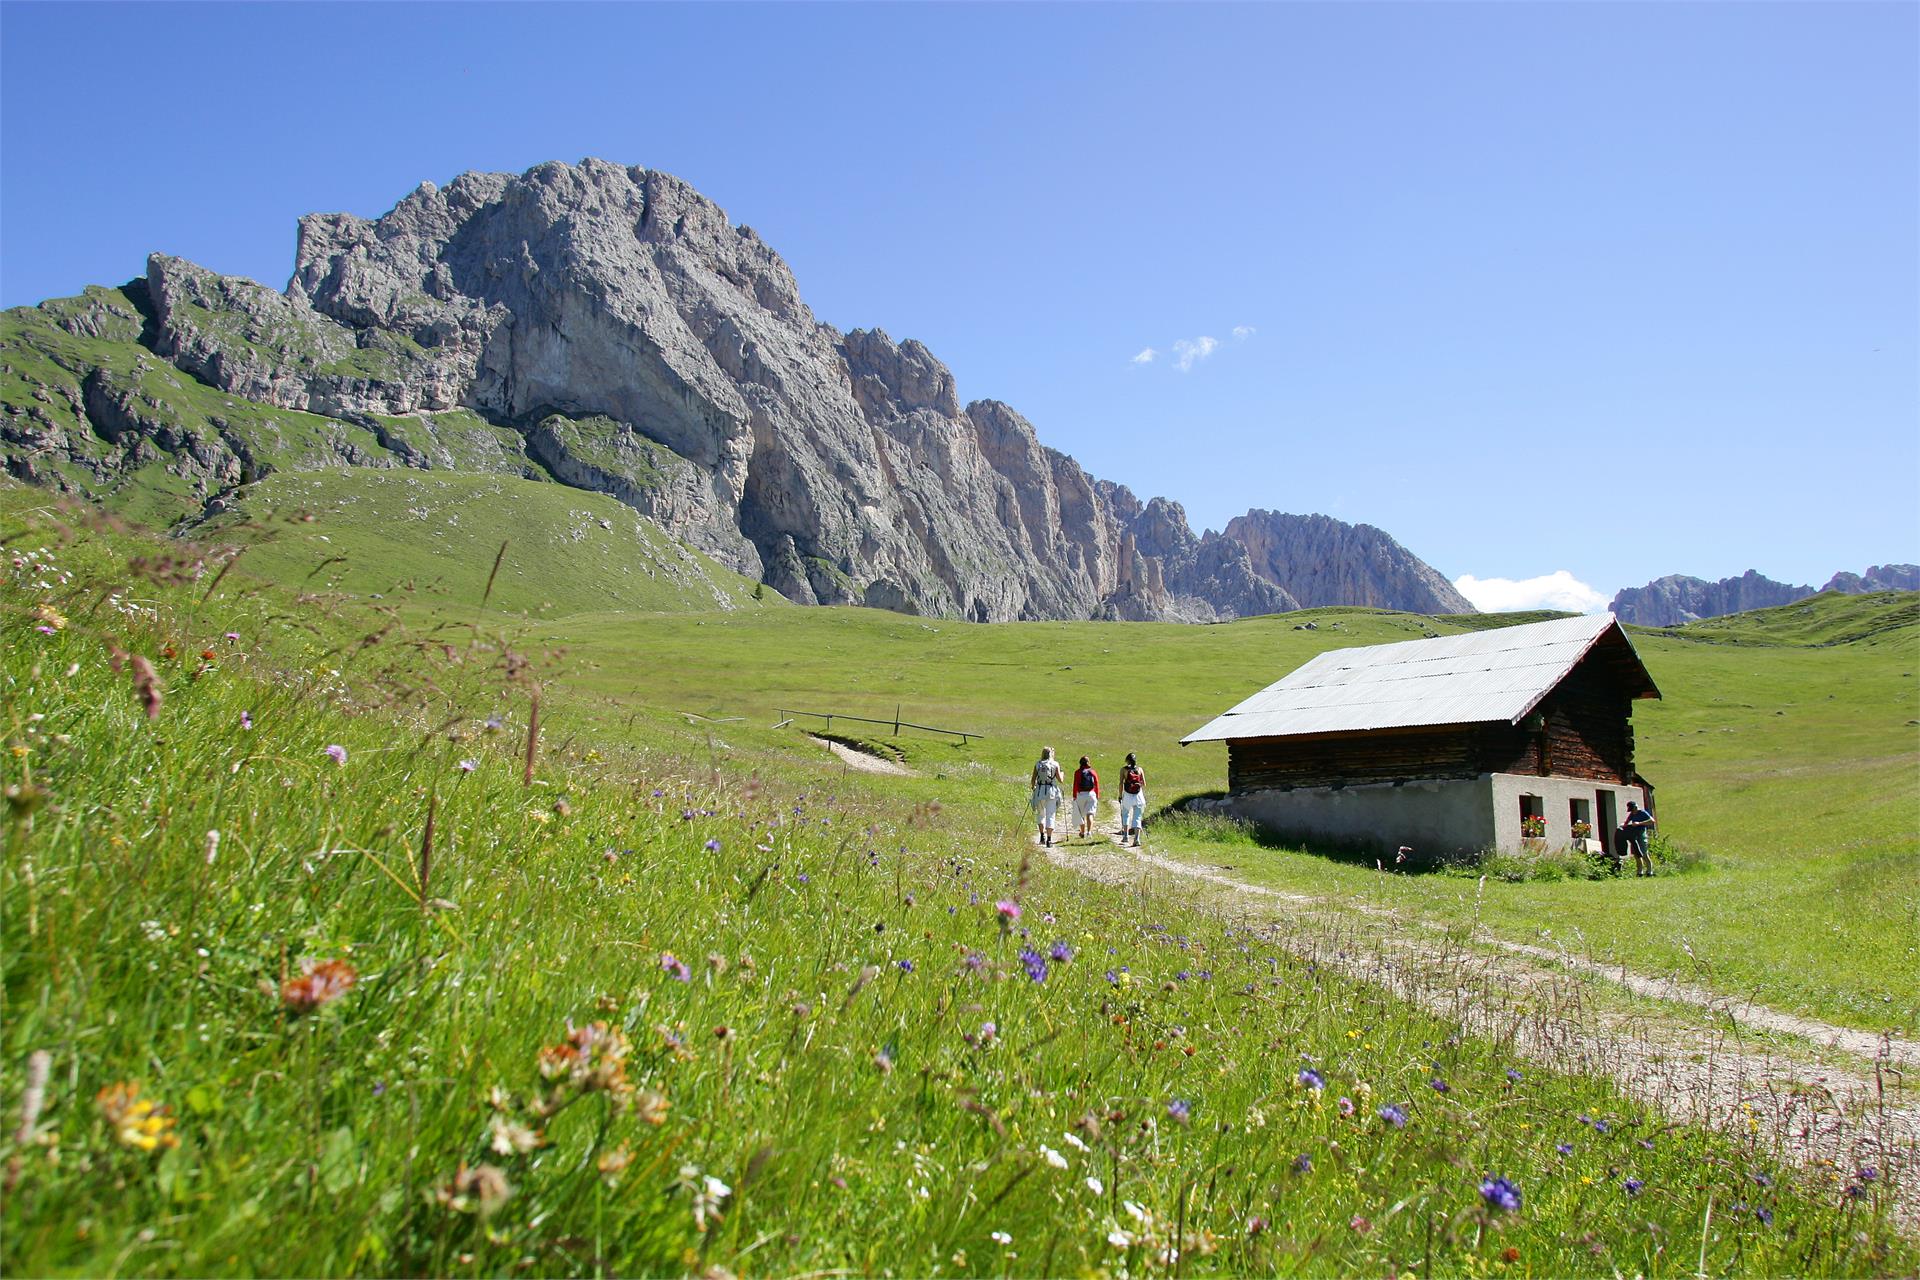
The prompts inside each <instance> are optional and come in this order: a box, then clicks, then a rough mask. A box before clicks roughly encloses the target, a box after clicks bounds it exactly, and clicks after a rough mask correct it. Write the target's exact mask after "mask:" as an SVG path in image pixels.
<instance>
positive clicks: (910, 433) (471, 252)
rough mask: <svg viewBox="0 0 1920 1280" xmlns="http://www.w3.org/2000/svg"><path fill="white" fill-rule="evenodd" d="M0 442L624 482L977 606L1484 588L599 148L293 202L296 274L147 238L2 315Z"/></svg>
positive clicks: (762, 538)
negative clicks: (1155, 467)
mask: <svg viewBox="0 0 1920 1280" xmlns="http://www.w3.org/2000/svg"><path fill="white" fill-rule="evenodd" d="M0 460H3V461H4V465H5V467H6V470H7V472H8V473H9V474H11V475H12V476H14V477H15V478H16V479H20V480H25V481H28V482H30V483H34V484H39V485H44V486H47V487H49V488H53V489H57V490H62V491H66V492H71V493H76V494H79V495H82V496H85V497H88V498H91V499H94V500H97V501H100V502H103V503H105V504H107V505H110V506H114V507H116V508H118V509H120V510H123V511H126V512H128V513H130V514H133V515H134V516H136V517H137V518H140V519H143V520H145V521H147V522H149V523H161V524H166V525H171V526H172V527H174V528H176V529H178V530H180V531H182V532H191V531H192V530H194V529H195V528H197V527H198V526H199V524H200V523H201V522H202V521H204V520H206V519H209V518H211V517H214V516H217V515H219V514H220V513H221V512H223V511H226V510H229V509H232V508H234V507H236V506H238V505H240V504H243V503H244V502H245V500H246V497H247V493H248V490H249V486H252V485H254V484H255V483H256V482H258V481H259V480H261V479H262V478H263V477H265V476H267V475H269V474H271V473H273V472H276V471H279V472H285V471H298V470H306V471H311V470H316V469H324V470H345V471H346V472H348V473H352V472H353V471H354V469H356V468H387V469H392V468H419V469H426V470H443V471H473V472H478V473H483V474H490V475H505V476H511V477H520V478H524V479H531V480H541V481H557V482H559V483H561V484H564V485H570V486H573V487H575V488H579V489H588V490H595V491H598V492H601V493H605V494H608V495H611V496H612V497H614V498H617V499H618V500H619V501H621V502H623V503H625V504H627V505H628V506H630V507H632V508H633V509H635V510H636V511H638V512H640V513H641V514H642V515H643V516H645V517H647V518H648V519H650V520H652V521H654V522H656V523H657V524H658V525H659V526H660V527H661V528H663V529H665V530H666V531H667V532H668V533H669V534H671V535H672V536H673V537H675V538H677V539H679V540H681V541H682V542H684V543H685V544H686V545H688V546H691V547H693V548H696V549H698V550H699V551H702V552H704V553H706V554H707V555H708V556H711V557H712V558H714V559H715V560H717V561H719V562H720V563H721V564H722V565H724V566H726V567H727V568H730V569H734V570H737V571H738V572H740V573H742V574H745V575H747V576H748V577H750V578H753V579H756V580H758V581H760V582H763V583H765V584H767V585H768V586H771V587H773V588H775V589H776V590H778V591H780V592H781V593H783V594H784V595H786V596H788V597H789V598H791V599H793V600H795V601H798V602H801V603H804V604H816V603H819V604H866V605H874V606H879V607H882V608H887V609H894V610H898V611H901V612H905V613H919V614H928V615H938V616H946V617H961V618H969V619H973V620H976V621H981V622H987V621H1003V620H1010V619H1023V618H1031V619H1043V618H1120V619H1178V620H1191V621H1212V620H1216V619H1221V618H1230V617H1239V616H1245V615H1250V614H1260V613H1272V612H1277V611H1282V610H1288V609H1293V608H1297V607H1299V606H1301V605H1320V604H1347V605H1374V606H1380V607H1384V608H1394V609H1407V610H1412V611H1415V612H1420V613H1452V612H1466V611H1469V610H1470V609H1471V608H1472V606H1471V605H1470V604H1469V603H1468V602H1467V601H1466V600H1465V599H1464V598H1463V597H1462V596H1461V595H1460V594H1459V592H1457V591H1455V590H1454V588H1453V587H1452V586H1451V585H1450V584H1449V583H1448V582H1447V580H1446V579H1445V578H1444V577H1442V576H1441V575H1440V574H1439V573H1438V572H1436V571H1435V570H1434V569H1433V568H1431V567H1430V566H1428V565H1427V564H1425V563H1424V562H1422V561H1421V560H1420V559H1419V558H1418V557H1417V556H1415V555H1413V554H1412V553H1411V552H1409V551H1407V550H1406V548H1404V547H1402V546H1401V545H1400V544H1399V543H1397V542H1395V541H1394V540H1393V539H1392V538H1391V537H1389V536H1388V535H1387V534H1385V533H1383V532H1381V531H1380V530H1378V529H1374V528H1370V527H1368V526H1366V525H1348V524H1343V523H1341V522H1340V521H1337V520H1332V519H1329V518H1328V517H1325V516H1302V515H1288V514H1282V513H1276V512H1270V511H1250V512H1248V513H1247V514H1246V515H1245V516H1241V517H1237V518H1235V519H1234V520H1233V521H1231V522H1230V523H1229V524H1228V526H1227V528H1226V529H1225V530H1224V531H1223V532H1218V533H1216V532H1213V531H1207V532H1205V533H1202V534H1198V535H1196V534H1195V533H1194V531H1193V529H1192V528H1191V526H1190V525H1189V524H1188V523H1187V518H1186V513H1185V512H1184V511H1183V510H1182V508H1181V507H1180V505H1179V504H1178V503H1176V502H1172V501H1169V500H1168V499H1165V498H1152V499H1150V500H1147V501H1144V502H1143V501H1142V500H1141V499H1139V498H1137V497H1136V496H1135V495H1134V494H1133V493H1131V492H1130V491H1129V490H1127V489H1126V488H1125V487H1123V486H1121V485H1118V484H1114V483H1112V482H1110V481H1106V480H1099V479H1096V478H1094V477H1093V476H1091V475H1089V474H1087V472H1086V471H1085V470H1083V469H1082V468H1081V467H1080V465H1079V464H1078V463H1076V462H1075V461H1074V460H1073V459H1072V458H1070V457H1068V456H1066V455H1065V454H1062V453H1060V452H1058V451H1056V450H1053V449H1049V448H1047V447H1045V446H1044V445H1042V444H1041V443H1040V441H1039V439H1038V437H1037V435H1036V434H1035V432H1034V429H1033V427H1032V425H1031V424H1030V423H1028V422H1027V420H1026V419H1025V418H1023V417H1021V416H1020V415H1019V414H1018V413H1017V412H1015V411H1014V410H1013V409H1012V408H1010V407H1008V406H1007V405H1005V404H1001V403H999V402H997V401H993V400H976V401H973V402H971V403H966V404H963V403H962V402H961V400H960V398H959V395H958V393H957V390H956V387H955V382H954V377H953V374H952V373H951V372H950V371H949V370H948V369H947V367H946V366H945V365H944V364H942V363H941V362H940V361H939V360H937V359H936V358H935V357H934V355H933V353H932V352H930V351H928V350H927V348H926V347H924V346H922V345H921V344H920V343H918V342H915V341H911V340H908V341H902V342H896V341H895V340H894V339H892V338H890V337H889V336H887V334H886V333H884V332H882V331H881V330H878V329H856V330H853V331H851V332H847V333H842V332H840V331H839V330H837V329H835V328H833V327H832V326H830V325H827V324H824V323H821V322H820V321H819V320H817V319H815V318H814V316H813V314H812V312H811V311H810V310H809V309H808V308H807V306H806V304H805V303H804V302H803V301H802V300H801V298H800V293H799V288H798V285H797V284H796V282H795V280H794V278H793V274H792V272H791V271H789V270H788V268H787V265H786V263H785V262H783V261H782V260H781V259H780V257H779V255H778V254H776V253H775V252H774V251H773V250H772V249H771V248H770V247H768V246H767V245H766V244H764V243H763V242H762V241H761V240H760V238H759V237H758V236H757V235H755V234H754V233H753V231H752V230H751V229H749V228H747V227H744V226H738V227H736V226H734V225H733V224H732V223H730V222H729V221H728V219H727V216H726V214H725V213H724V212H723V211H722V210H720V209H719V208H718V207H717V206H716V205H714V204H713V202H712V201H710V200H708V199H706V198H705V197H704V196H702V195H701V194H700V193H699V192H697V191H695V190H694V189H693V188H692V187H690V186H688V185H687V184H686V183H684V182H682V181H680V180H679V179H677V178H673V177H671V176H669V175H667V174H664V173H659V172H657V171H652V170H647V169H641V168H629V167H626V166H622V165H616V164H610V163H606V162H603V161H598V160H587V161H583V162H581V163H580V164H578V165H567V164H559V163H552V164H543V165H540V166H538V167H536V168H533V169H530V170H528V171H527V172H526V173H524V174H517V175H516V174H504V173H468V174H463V175H461V176H460V177H458V178H456V179H455V180H454V181H453V182H451V183H450V184H448V185H447V186H446V187H445V188H440V187H436V186H434V185H433V184H432V183H425V184H422V185H421V186H420V187H419V188H418V189H417V190H415V191H414V192H413V193H412V194H410V195H408V196H407V197H406V198H405V199H404V200H402V201H401V202H400V203H399V204H398V205H396V206H395V207H394V208H393V209H392V210H391V211H390V212H388V213H387V214H385V215H384V216H382V217H380V218H379V219H377V220H374V221H367V220H364V219H361V218H357V217H353V216H350V215H347V214H315V215H311V216H309V217H306V218H303V219H301V221H300V235H299V246H298V251H297V253H296V255H295V266H294V272H293V278H292V281H291V282H290V283H289V285H288V286H287V289H286V291H285V292H284V293H279V292H275V291H274V290H272V289H269V288H266V287H264V286H262V285H259V284H255V283H253V282H252V281H248V280H242V279H237V278H232V277H225V276H220V275H217V274H215V273H213V272H211V271H208V270H206V269H204V268H202V267H198V266H195V265H194V264H193V263H190V262H186V261H183V260H181V259H179V258H173V257H168V256H166V255H164V254H155V255H153V256H152V257H151V258H150V259H149V260H148V263H147V271H146V275H145V276H144V277H143V278H141V279H138V280H135V281H132V282H130V283H128V284H127V285H125V286H122V287H120V288H92V289H89V290H88V291H87V292H86V294H85V295H84V296H82V297H78V298H71V299H60V300H55V301H51V302H47V303H43V304H41V305H40V306H38V307H21V308H15V309H14V310H12V311H9V312H7V313H6V314H5V316H4V323H3V324H0Z"/></svg>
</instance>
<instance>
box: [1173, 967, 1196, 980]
mask: <svg viewBox="0 0 1920 1280" xmlns="http://www.w3.org/2000/svg"><path fill="white" fill-rule="evenodd" d="M1192 976H1193V975H1192V974H1190V973H1188V972H1187V971H1186V970H1185V969H1182V970H1181V971H1180V972H1178V973H1176V974H1174V975H1173V980H1174V981H1175V982H1185V981H1186V980H1187V979H1188V978H1191V977H1192Z"/></svg>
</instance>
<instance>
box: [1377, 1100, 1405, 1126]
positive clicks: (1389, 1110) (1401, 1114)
mask: <svg viewBox="0 0 1920 1280" xmlns="http://www.w3.org/2000/svg"><path fill="white" fill-rule="evenodd" d="M1380 1118H1381V1119H1382V1120H1385V1121H1386V1122H1387V1123H1388V1124H1390V1125H1392V1126H1393V1127H1394V1128H1396V1129H1404V1128H1406V1127H1407V1112H1406V1109H1405V1108H1404V1107H1402V1106H1400V1105H1399V1104H1398V1103H1394V1102H1389V1103H1388V1104H1387V1105H1386V1106H1384V1107H1382V1108H1380Z"/></svg>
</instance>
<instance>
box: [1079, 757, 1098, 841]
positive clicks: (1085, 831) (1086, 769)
mask: <svg viewBox="0 0 1920 1280" xmlns="http://www.w3.org/2000/svg"><path fill="white" fill-rule="evenodd" d="M1099 810H1100V775H1099V774H1097V773H1095V772H1094V771H1093V762H1092V761H1090V760H1088V759H1087V758H1086V757H1085V756H1081V757H1080V767H1079V768H1078V769H1075V770H1074V771H1073V816H1074V817H1076V818H1078V819H1080V838H1081V839H1083V840H1084V839H1086V838H1087V837H1088V836H1090V835H1092V834H1093V815H1094V814H1096V813H1098V812H1099Z"/></svg>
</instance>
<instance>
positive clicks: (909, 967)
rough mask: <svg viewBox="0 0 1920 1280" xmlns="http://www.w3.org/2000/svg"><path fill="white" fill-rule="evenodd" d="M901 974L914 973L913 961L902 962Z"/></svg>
mask: <svg viewBox="0 0 1920 1280" xmlns="http://www.w3.org/2000/svg"><path fill="white" fill-rule="evenodd" d="M900 972H902V973H912V972H913V961H911V960H902V961H901V962H900Z"/></svg>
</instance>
